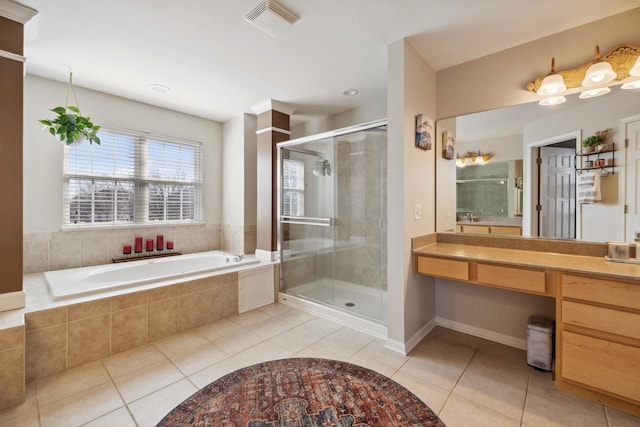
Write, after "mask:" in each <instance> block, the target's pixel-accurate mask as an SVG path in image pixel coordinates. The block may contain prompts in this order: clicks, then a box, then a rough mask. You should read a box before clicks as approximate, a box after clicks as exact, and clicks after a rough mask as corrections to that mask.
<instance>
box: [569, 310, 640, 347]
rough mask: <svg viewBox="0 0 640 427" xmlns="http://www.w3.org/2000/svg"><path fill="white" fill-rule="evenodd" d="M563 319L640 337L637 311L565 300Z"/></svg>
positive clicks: (639, 322) (600, 329)
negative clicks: (632, 311) (630, 311)
mask: <svg viewBox="0 0 640 427" xmlns="http://www.w3.org/2000/svg"><path fill="white" fill-rule="evenodd" d="M562 321H563V322H564V323H568V324H571V325H577V326H584V327H585V328H591V329H596V330H598V331H603V332H610V333H612V334H618V335H624V336H627V337H630V338H636V339H640V314H636V313H629V312H626V311H619V310H612V309H610V308H604V307H596V306H593V305H588V304H580V303H577V302H573V301H563V302H562Z"/></svg>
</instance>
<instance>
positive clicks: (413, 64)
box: [387, 40, 435, 351]
mask: <svg viewBox="0 0 640 427" xmlns="http://www.w3.org/2000/svg"><path fill="white" fill-rule="evenodd" d="M387 111H388V114H389V131H388V142H387V159H388V163H387V182H388V183H387V189H388V191H387V212H388V246H387V250H388V275H387V278H388V280H387V282H388V283H387V286H388V302H387V304H388V341H387V345H389V346H390V347H393V348H395V349H397V350H400V351H409V350H411V348H412V347H413V346H414V345H415V344H417V342H418V341H419V340H420V339H421V338H422V337H423V336H424V334H425V333H427V332H428V330H429V329H430V328H431V327H432V326H433V319H434V317H435V293H434V287H433V279H432V278H427V277H422V276H416V275H414V274H412V272H411V238H412V237H414V236H418V235H422V234H426V233H431V232H433V231H434V221H435V220H434V218H435V210H434V204H433V201H434V189H435V183H434V181H435V172H434V166H435V164H434V150H430V151H422V150H419V149H417V148H415V146H414V141H415V136H414V135H415V115H416V114H420V113H421V114H423V118H427V117H428V118H431V119H433V118H434V117H435V71H434V70H433V69H431V68H430V66H429V65H428V64H427V63H426V62H425V61H424V60H423V59H422V58H421V57H420V56H419V55H418V54H417V52H416V51H415V50H414V49H413V48H412V47H411V46H410V45H409V43H408V42H407V41H406V40H401V41H399V42H396V43H393V44H391V45H390V46H389V70H388V92H387ZM415 204H421V205H422V219H420V220H415V219H414V205H415Z"/></svg>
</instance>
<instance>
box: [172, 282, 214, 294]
mask: <svg viewBox="0 0 640 427" xmlns="http://www.w3.org/2000/svg"><path fill="white" fill-rule="evenodd" d="M206 283H207V279H200V280H192V281H190V282H184V283H181V284H180V285H179V286H180V295H189V294H193V293H195V292H204V288H205V284H206Z"/></svg>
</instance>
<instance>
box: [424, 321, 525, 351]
mask: <svg viewBox="0 0 640 427" xmlns="http://www.w3.org/2000/svg"><path fill="white" fill-rule="evenodd" d="M436 324H437V325H438V326H442V327H444V328H447V329H453V330H454V331H458V332H463V333H465V334H469V335H473V336H474V337H480V338H484V339H487V340H489V341H494V342H497V343H500V344H504V345H508V346H510V347H516V348H519V349H522V350H526V349H527V340H526V339H524V338H517V337H512V336H511V335H505V334H501V333H499V332H495V331H490V330H488V329H483V328H478V327H477V326H473V325H467V324H466V323H461V322H456V321H455V320H450V319H445V318H443V317H436Z"/></svg>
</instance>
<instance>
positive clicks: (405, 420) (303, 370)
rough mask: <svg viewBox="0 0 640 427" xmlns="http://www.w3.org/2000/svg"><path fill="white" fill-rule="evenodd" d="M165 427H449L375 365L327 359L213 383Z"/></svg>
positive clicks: (283, 363) (289, 362) (277, 365)
mask: <svg viewBox="0 0 640 427" xmlns="http://www.w3.org/2000/svg"><path fill="white" fill-rule="evenodd" d="M158 426H163V427H176V426H216V427H218V426H248V427H276V426H277V427H306V426H336V427H351V426H352V427H364V426H372V427H373V426H376V427H377V426H394V427H395V426H403V427H406V426H420V427H429V426H444V423H443V422H442V421H440V419H439V418H438V416H437V415H436V414H435V413H433V411H432V410H431V409H430V408H429V407H428V406H427V405H425V404H424V403H423V402H422V401H421V400H420V399H418V398H417V397H416V396H415V395H414V394H413V393H411V392H410V391H409V390H407V389H406V388H404V387H403V386H401V385H400V384H398V383H396V382H395V381H393V380H391V379H389V378H387V377H385V376H383V375H381V374H378V373H377V372H374V371H372V370H370V369H366V368H363V367H361V366H356V365H353V364H350V363H346V362H340V361H336V360H326V359H311V358H292V359H281V360H274V361H270V362H264V363H260V364H258V365H253V366H249V367H247V368H243V369H240V370H238V371H235V372H232V373H231V374H228V375H226V376H224V377H222V378H220V379H219V380H217V381H214V382H212V383H211V384H209V385H208V386H206V387H204V388H203V389H201V390H200V391H198V392H196V393H195V394H194V395H193V396H191V397H190V398H188V399H187V400H185V401H184V402H182V403H181V404H180V405H179V406H178V407H176V408H175V409H174V410H173V411H171V412H170V413H169V414H168V415H167V416H166V417H165V418H164V419H163V420H162V421H160V423H159V424H158Z"/></svg>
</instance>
